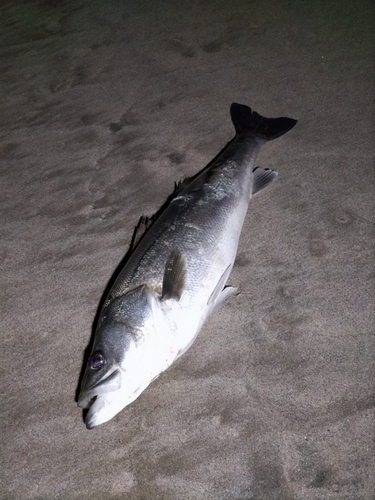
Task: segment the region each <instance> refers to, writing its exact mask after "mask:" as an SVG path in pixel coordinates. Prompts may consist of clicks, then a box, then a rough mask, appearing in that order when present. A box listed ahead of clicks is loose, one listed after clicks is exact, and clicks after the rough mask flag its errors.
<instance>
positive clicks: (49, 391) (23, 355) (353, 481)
mask: <svg viewBox="0 0 375 500" xmlns="http://www.w3.org/2000/svg"><path fill="white" fill-rule="evenodd" d="M1 5H2V6H1V8H0V37H1V46H0V56H1V58H0V61H1V70H0V78H1V102H2V104H1V112H0V134H1V144H0V156H1V208H2V211H1V230H2V231H1V265H2V271H1V279H2V286H1V292H2V296H1V307H2V314H1V321H2V324H1V339H2V342H1V345H2V356H1V357H2V362H1V388H2V396H1V447H0V450H1V463H0V481H1V487H0V489H1V494H0V495H1V498H2V499H10V500H23V499H32V500H36V499H38V500H39V499H47V500H48V499H54V498H59V499H68V500H69V499H83V500H86V499H93V498H94V499H111V500H112V499H113V500H114V499H129V500H154V499H166V500H180V499H181V500H206V499H207V500H208V499H218V500H227V499H229V500H232V499H236V500H246V499H266V500H272V499H275V500H276V499H277V500H282V499H285V500H294V499H301V500H302V499H307V500H310V499H311V500H313V499H314V500H315V499H324V500H346V499H359V500H367V499H373V498H374V493H373V492H374V491H375V484H374V476H375V460H374V445H373V437H374V402H375V398H374V357H375V356H374V304H375V298H374V258H373V257H374V254H373V250H374V222H375V219H374V213H375V210H374V208H375V207H374V200H375V196H374V194H375V184H374V182H375V178H374V177H375V175H374V174H375V172H374V149H375V147H374V122H373V118H374V101H373V93H374V81H375V72H374V33H375V23H374V17H373V14H374V9H373V7H374V4H373V2H372V1H371V0H369V1H360V2H352V1H349V0H344V1H340V2H339V1H315V2H300V1H288V2H287V1H285V2H281V1H272V0H262V1H242V2H240V1H237V0H234V1H230V2H228V1H205V2H196V1H189V2H173V1H170V0H169V1H168V0H166V1H164V2H163V1H158V2H145V1H132V2H120V1H112V2H109V1H108V2H104V1H103V2H100V1H90V2H84V1H83V0H75V1H73V0H67V1H63V0H61V1H58V2H47V1H44V2H43V1H29V2H27V1H24V2H22V1H18V0H13V1H6V0H5V1H4V2H2V3H1ZM233 101H237V102H240V103H244V104H248V105H250V106H252V107H253V108H254V109H255V110H257V111H258V112H259V113H261V114H263V115H265V116H271V117H275V116H283V115H284V116H290V117H293V118H297V119H298V120H299V122H298V125H297V127H296V128H295V129H293V130H292V131H291V132H290V133H289V134H287V135H286V136H284V137H282V138H280V139H278V140H277V141H273V142H271V143H269V144H267V145H266V146H265V147H264V148H263V150H262V151H261V154H260V155H259V157H258V162H257V164H258V165H259V166H262V167H264V168H273V169H275V170H278V172H279V174H280V175H279V179H278V181H277V183H276V184H275V186H274V187H273V189H272V190H270V191H268V192H267V193H265V194H264V195H262V196H260V197H259V198H257V199H256V200H254V202H252V204H251V206H250V210H249V213H248V217H247V219H246V221H245V225H244V228H243V233H242V237H241V241H240V247H239V253H238V258H237V261H236V265H235V268H234V270H233V273H232V276H231V278H230V284H232V285H235V286H238V287H239V294H238V295H237V296H233V297H231V299H230V300H228V302H227V303H226V304H225V305H224V307H223V308H222V310H221V311H220V312H219V313H218V314H216V315H215V316H213V317H212V318H210V320H209V321H208V322H207V323H206V324H205V326H204V328H203V330H202V332H201V333H200V335H199V337H198V339H197V341H196V342H195V344H194V345H193V347H192V348H191V349H190V351H188V353H187V354H185V356H184V357H183V358H182V359H181V360H180V361H178V362H177V363H176V364H175V365H174V366H173V367H172V368H170V369H169V370H168V371H167V372H166V373H164V374H163V375H161V376H160V378H159V379H158V380H157V381H155V382H154V383H153V384H152V385H151V386H150V387H149V388H148V389H147V390H146V391H145V392H144V393H143V394H142V395H141V397H140V398H139V399H138V400H137V401H135V402H134V403H133V404H131V405H130V406H129V407H127V408H125V410H123V411H122V412H121V413H120V414H119V415H117V416H116V417H115V418H114V419H113V420H111V421H110V422H109V423H107V424H104V425H103V426H100V427H98V428H96V429H94V430H92V431H88V430H87V429H86V427H85V425H84V422H83V420H82V411H81V410H80V409H79V408H78V407H77V406H76V402H75V395H76V388H77V383H78V379H79V375H80V371H81V366H82V360H83V355H84V350H85V348H86V346H87V344H88V342H89V339H90V336H91V328H92V322H93V319H94V317H95V313H96V309H97V306H98V303H99V301H100V299H101V296H102V294H103V291H104V289H105V286H106V284H107V282H108V280H109V279H110V277H111V275H112V274H113V272H114V270H115V269H116V266H117V265H118V263H119V262H120V260H121V259H122V257H123V256H124V254H125V253H126V251H127V249H128V246H129V243H130V240H131V236H132V232H133V228H134V226H135V225H136V223H137V221H138V219H139V217H140V216H141V215H142V214H152V213H154V212H155V211H156V210H158V209H159V208H160V206H161V205H162V203H163V202H164V200H165V199H166V197H167V196H168V195H169V194H170V193H171V192H172V191H173V186H174V181H178V180H180V179H181V178H183V177H184V176H188V175H191V174H194V173H195V172H197V171H198V170H200V169H201V168H202V167H204V166H205V165H206V164H207V163H208V162H209V161H210V160H211V159H212V158H213V157H214V156H215V155H216V154H217V153H218V152H219V151H220V150H221V148H222V147H223V146H224V145H225V144H226V143H227V142H228V141H229V140H230V139H231V138H232V137H233V127H232V124H231V121H230V117H229V106H230V104H231V102H233Z"/></svg>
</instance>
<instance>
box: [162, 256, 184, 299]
mask: <svg viewBox="0 0 375 500" xmlns="http://www.w3.org/2000/svg"><path fill="white" fill-rule="evenodd" d="M185 277H186V259H185V257H184V256H183V255H182V253H181V252H180V251H179V250H173V252H172V253H171V254H170V256H169V257H168V260H167V263H166V265H165V270H164V277H163V289H162V295H161V299H162V300H167V299H175V300H180V298H181V295H182V292H183V289H184V285H185Z"/></svg>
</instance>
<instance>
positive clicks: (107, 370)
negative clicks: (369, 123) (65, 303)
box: [78, 103, 297, 429]
mask: <svg viewBox="0 0 375 500" xmlns="http://www.w3.org/2000/svg"><path fill="white" fill-rule="evenodd" d="M230 114H231V118H232V122H233V125H234V128H235V132H236V134H235V137H234V139H233V140H232V141H231V142H229V143H228V145H227V146H226V147H225V148H224V149H223V150H222V152H221V153H220V154H219V155H218V156H217V157H216V158H215V159H214V160H213V161H212V162H211V163H210V164H208V166H207V167H205V168H204V169H203V170H201V171H200V172H198V173H197V174H196V175H195V176H193V177H192V178H190V179H188V180H186V181H183V182H182V183H181V184H180V185H179V186H177V188H176V191H175V193H174V194H173V195H172V197H171V200H170V202H169V204H168V205H167V206H166V208H165V209H164V210H163V211H162V213H161V214H160V215H159V216H158V217H157V218H156V219H155V220H152V221H151V224H150V225H149V227H147V228H146V230H145V232H144V235H143V236H142V237H141V239H140V241H139V242H138V243H137V244H136V245H135V248H134V249H133V250H132V252H131V255H130V257H129V259H128V260H127V262H126V263H125V265H124V267H123V268H122V269H121V270H120V271H119V273H118V276H117V277H116V279H115V280H114V283H113V286H112V287H111V288H110V290H109V293H108V295H107V296H106V298H105V299H104V302H103V306H102V309H101V311H100V313H99V318H98V321H97V326H96V329H95V332H94V337H93V345H92V349H91V354H90V356H89V358H88V361H87V366H86V368H85V371H84V375H83V379H82V383H81V388H80V393H79V396H78V406H79V407H81V408H83V409H85V410H88V411H87V412H86V417H85V424H86V427H87V428H88V429H93V428H95V427H97V426H98V425H101V424H103V423H105V422H108V421H109V420H110V419H112V418H113V417H114V416H115V415H117V414H118V413H119V412H120V411H121V410H122V409H123V408H125V407H126V406H128V405H129V404H130V403H132V402H133V401H134V400H135V399H136V398H138V396H140V394H141V393H142V392H143V391H144V390H145V389H146V388H147V387H148V386H149V384H150V383H151V382H152V381H153V380H155V379H156V378H157V377H158V376H159V375H160V374H161V373H162V372H164V371H165V370H166V369H167V368H169V367H170V366H171V365H172V364H173V363H174V362H175V361H176V360H177V359H178V358H179V357H180V356H182V355H183V354H184V353H185V352H186V351H187V350H188V349H189V347H190V346H191V345H192V343H193V342H194V340H195V339H196V337H197V335H198V333H199V331H200V330H201V328H202V326H203V324H204V322H205V321H206V319H207V318H208V317H209V316H210V315H211V314H213V313H214V312H215V311H217V310H218V309H219V308H220V306H221V305H222V304H223V302H224V301H225V300H226V299H227V298H228V297H229V296H230V295H231V294H232V293H233V292H234V290H235V288H234V287H232V286H227V281H228V278H229V276H230V274H231V271H232V268H233V265H234V261H235V258H236V253H237V247H238V242H239V237H240V233H241V229H242V225H243V222H244V219H245V215H246V213H247V209H248V205H249V202H250V200H251V199H252V198H254V197H255V196H257V195H258V194H259V193H261V192H263V191H264V190H265V189H266V188H268V187H269V186H270V185H271V184H272V183H273V181H274V180H275V179H276V177H277V175H278V174H277V172H275V171H273V170H269V169H263V168H259V167H258V168H255V166H254V165H255V160H256V157H257V154H258V152H259V149H260V147H261V146H262V145H263V144H265V143H266V142H267V141H269V140H272V139H276V138H278V137H280V136H282V135H283V134H285V133H287V132H288V131H289V130H291V129H292V128H293V127H294V126H295V124H296V123H297V121H296V120H294V119H292V118H286V117H281V118H264V117H262V116H261V115H259V114H258V113H256V112H255V111H253V110H252V109H251V108H250V107H248V106H246V105H243V104H237V103H233V104H232V105H231V107H230Z"/></svg>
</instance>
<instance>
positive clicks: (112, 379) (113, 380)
mask: <svg viewBox="0 0 375 500" xmlns="http://www.w3.org/2000/svg"><path fill="white" fill-rule="evenodd" d="M120 387H121V372H120V370H119V369H117V370H114V371H113V372H112V373H110V374H109V375H106V376H105V378H102V379H101V380H99V382H97V383H96V384H94V385H93V386H91V387H89V388H88V389H83V390H82V391H81V394H80V395H79V398H78V406H79V407H80V408H85V409H88V408H91V407H92V405H93V404H94V402H95V400H96V399H97V397H98V396H102V395H105V394H108V393H109V392H114V391H118V390H119V389H120Z"/></svg>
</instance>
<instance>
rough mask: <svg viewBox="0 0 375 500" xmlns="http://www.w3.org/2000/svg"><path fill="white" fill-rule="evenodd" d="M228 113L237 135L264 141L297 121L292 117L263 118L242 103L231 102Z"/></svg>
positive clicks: (277, 135)
mask: <svg viewBox="0 0 375 500" xmlns="http://www.w3.org/2000/svg"><path fill="white" fill-rule="evenodd" d="M230 114H231V117H232V122H233V125H234V128H235V129H236V133H237V135H243V134H246V135H252V136H254V137H259V138H261V139H263V140H265V141H270V140H272V139H277V137H280V136H282V135H284V134H286V133H287V132H289V130H291V129H292V128H293V127H294V125H295V124H296V123H297V120H293V119H292V118H264V117H263V116H260V115H258V113H256V112H255V111H252V110H251V108H249V107H248V106H245V105H244V104H237V103H235V102H234V103H233V104H232V105H231V107H230Z"/></svg>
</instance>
